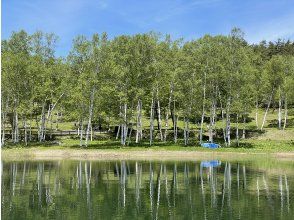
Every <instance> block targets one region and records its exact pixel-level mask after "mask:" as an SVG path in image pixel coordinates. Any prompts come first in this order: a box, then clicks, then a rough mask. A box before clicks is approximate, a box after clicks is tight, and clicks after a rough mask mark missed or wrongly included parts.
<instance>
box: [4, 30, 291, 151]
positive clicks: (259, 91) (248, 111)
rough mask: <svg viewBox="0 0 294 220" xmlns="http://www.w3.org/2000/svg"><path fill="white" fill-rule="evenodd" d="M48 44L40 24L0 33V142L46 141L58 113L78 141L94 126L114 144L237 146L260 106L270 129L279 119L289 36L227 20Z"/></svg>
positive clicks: (283, 113) (258, 124)
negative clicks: (195, 34)
mask: <svg viewBox="0 0 294 220" xmlns="http://www.w3.org/2000/svg"><path fill="white" fill-rule="evenodd" d="M57 45H58V37H57V36H56V35H55V34H52V33H44V32H42V31H37V32H35V33H33V34H29V33H27V32H26V31H24V30H21V31H19V32H13V33H12V34H11V36H10V38H9V39H6V40H2V53H1V55H2V58H1V61H2V70H1V71H2V75H1V93H2V94H1V130H2V134H1V137H2V138H1V146H4V145H6V144H7V143H10V144H18V143H23V144H25V145H29V144H30V143H31V142H40V143H42V142H46V141H51V140H53V139H54V137H53V135H52V131H53V130H55V131H58V130H62V129H61V128H59V127H58V125H59V126H61V124H62V123H66V122H71V123H72V130H75V131H76V133H75V137H74V138H75V139H77V140H79V145H80V146H85V147H86V146H88V145H89V143H90V142H91V141H92V140H93V138H95V137H93V135H92V134H93V132H95V131H100V132H103V133H106V134H109V136H110V138H111V139H112V140H117V141H120V144H121V145H122V146H126V145H128V144H129V143H136V144H140V143H142V142H148V144H149V145H153V144H154V142H155V141H158V142H167V141H170V142H174V143H177V142H178V141H179V140H181V143H183V145H191V144H194V143H198V144H201V143H202V142H204V141H209V142H213V141H215V140H217V141H218V142H221V143H222V144H223V145H222V146H232V145H236V146H238V145H239V142H240V140H241V139H246V138H247V137H246V136H247V133H248V129H249V128H247V127H246V125H247V122H248V121H249V120H252V121H254V123H255V124H254V129H255V130H256V131H259V132H262V131H263V130H264V129H265V123H266V119H267V116H268V114H269V112H270V111H274V112H275V113H276V123H275V125H274V129H280V130H285V129H287V128H288V124H289V123H288V122H289V120H288V117H289V115H290V114H291V112H293V106H294V42H293V41H290V40H287V41H286V40H277V41H275V42H266V41H262V42H260V43H258V44H250V43H248V42H246V40H245V39H244V33H243V32H242V31H241V30H240V29H238V28H234V29H232V31H231V32H230V33H229V34H228V35H216V36H210V35H205V36H203V37H201V38H199V39H195V40H190V41H185V40H183V39H172V37H171V36H170V35H165V36H163V35H161V34H159V33H155V32H150V33H145V34H135V35H121V36H117V37H114V38H112V39H110V38H109V37H108V36H107V33H102V34H94V35H93V36H92V37H91V38H87V37H85V36H82V35H80V36H77V37H76V38H74V40H73V43H72V48H71V50H70V51H69V53H68V55H67V56H66V57H59V56H57V55H56V51H55V49H56V46H57ZM260 110H262V111H263V115H262V118H259V117H260V116H259V115H258V111H260ZM292 114H293V113H292ZM250 115H254V117H250ZM217 124H218V126H217ZM232 125H234V126H232ZM250 129H251V128H250Z"/></svg>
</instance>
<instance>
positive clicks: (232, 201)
mask: <svg viewBox="0 0 294 220" xmlns="http://www.w3.org/2000/svg"><path fill="white" fill-rule="evenodd" d="M1 171H2V172H1V175H2V182H1V185H2V203H1V206H2V214H1V215H2V219H294V211H293V209H294V199H293V196H294V162H292V161H288V162H287V161H283V162H278V161H275V160H270V161H267V160H265V159H263V160H261V161H260V160H254V161H244V162H226V161H217V160H215V161H191V162H158V161H154V162H149V161H148V162H147V161H117V162H116V161H103V162H101V161H66V160H63V161H33V162H32V161H26V162H2V166H1Z"/></svg>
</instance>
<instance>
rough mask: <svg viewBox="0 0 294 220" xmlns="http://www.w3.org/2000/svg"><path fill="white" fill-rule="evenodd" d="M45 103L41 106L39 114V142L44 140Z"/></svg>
mask: <svg viewBox="0 0 294 220" xmlns="http://www.w3.org/2000/svg"><path fill="white" fill-rule="evenodd" d="M45 120H46V117H45V102H44V103H43V105H42V113H41V123H40V131H39V142H42V141H44V140H45V131H44V130H45Z"/></svg>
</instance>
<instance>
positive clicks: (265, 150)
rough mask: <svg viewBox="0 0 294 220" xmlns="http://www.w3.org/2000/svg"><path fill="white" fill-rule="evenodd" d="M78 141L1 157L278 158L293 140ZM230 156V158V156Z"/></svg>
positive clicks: (292, 151) (291, 148)
mask: <svg viewBox="0 0 294 220" xmlns="http://www.w3.org/2000/svg"><path fill="white" fill-rule="evenodd" d="M78 144H79V141H78V140H68V139H66V140H63V141H60V142H59V145H54V144H53V145H52V143H44V144H42V145H37V144H35V145H31V146H29V147H25V146H23V145H15V146H7V147H5V148H4V149H2V159H4V160H24V159H109V160H112V159H143V160H149V159H156V160H157V159H159V160H166V159H172V160H179V159H181V160H182V159H188V160H191V159H213V158H214V159H220V158H223V159H236V158H243V157H246V158H250V157H253V156H258V155H259V156H265V155H266V156H270V157H278V158H292V159H293V158H294V142H293V141H269V140H267V141H265V140H248V141H243V142H241V143H240V146H239V147H235V148H234V147H230V148H226V147H221V148H219V149H213V150H212V149H206V148H202V147H199V146H187V147H184V146H183V145H180V143H179V144H178V145H175V144H173V143H165V144H164V143H154V146H152V147H149V145H148V142H145V143H141V144H140V145H135V144H132V145H130V146H126V147H121V146H120V143H119V142H116V141H93V142H91V144H90V145H89V146H88V147H87V148H85V147H79V146H78ZM232 157H233V158H232Z"/></svg>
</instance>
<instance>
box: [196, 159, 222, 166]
mask: <svg viewBox="0 0 294 220" xmlns="http://www.w3.org/2000/svg"><path fill="white" fill-rule="evenodd" d="M220 165H221V161H219V160H209V161H201V163H200V166H201V167H218V166H220Z"/></svg>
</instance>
